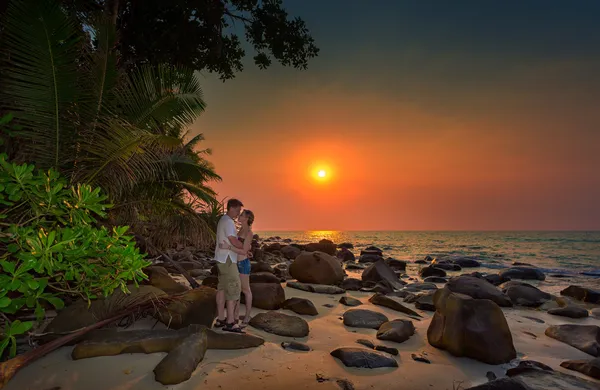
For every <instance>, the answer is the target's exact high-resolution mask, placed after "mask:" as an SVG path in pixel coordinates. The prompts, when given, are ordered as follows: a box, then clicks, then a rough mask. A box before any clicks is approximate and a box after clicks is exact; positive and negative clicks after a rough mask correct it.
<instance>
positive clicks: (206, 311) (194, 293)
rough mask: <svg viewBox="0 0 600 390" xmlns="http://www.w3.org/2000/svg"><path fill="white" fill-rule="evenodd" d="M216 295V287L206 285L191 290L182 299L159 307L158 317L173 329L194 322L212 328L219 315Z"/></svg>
mask: <svg viewBox="0 0 600 390" xmlns="http://www.w3.org/2000/svg"><path fill="white" fill-rule="evenodd" d="M216 295H217V291H216V290H215V289H214V288H211V287H206V286H200V287H199V288H197V289H194V290H189V291H188V292H186V293H185V294H184V295H183V296H181V298H180V299H177V300H175V301H172V302H170V303H169V304H167V306H166V307H161V308H159V309H158V319H159V320H160V322H162V323H163V324H165V325H167V326H168V327H170V328H172V329H180V328H185V327H187V326H188V325H192V324H196V325H204V326H206V327H208V328H210V327H211V326H212V323H213V321H214V319H215V317H216V316H217V304H216Z"/></svg>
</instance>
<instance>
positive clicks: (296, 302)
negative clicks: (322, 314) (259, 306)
mask: <svg viewBox="0 0 600 390" xmlns="http://www.w3.org/2000/svg"><path fill="white" fill-rule="evenodd" d="M281 307H282V308H283V309H287V310H291V311H293V312H294V313H296V314H304V315H308V316H316V315H318V314H319V312H318V311H317V308H316V307H315V305H314V304H313V303H312V302H311V301H309V300H308V299H304V298H290V299H286V300H285V302H283V304H282V305H281Z"/></svg>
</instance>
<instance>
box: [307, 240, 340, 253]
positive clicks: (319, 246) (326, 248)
mask: <svg viewBox="0 0 600 390" xmlns="http://www.w3.org/2000/svg"><path fill="white" fill-rule="evenodd" d="M336 249H337V245H335V244H334V243H332V242H331V241H329V240H321V241H319V242H318V243H315V242H313V243H310V244H306V245H304V250H305V251H307V252H322V253H326V254H328V255H329V256H335V251H336Z"/></svg>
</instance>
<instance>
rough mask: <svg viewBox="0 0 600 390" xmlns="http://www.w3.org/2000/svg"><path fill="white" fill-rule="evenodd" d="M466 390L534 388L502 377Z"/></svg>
mask: <svg viewBox="0 0 600 390" xmlns="http://www.w3.org/2000/svg"><path fill="white" fill-rule="evenodd" d="M465 390H532V389H531V388H530V387H529V386H527V385H526V384H525V383H523V382H521V381H520V380H518V379H513V378H500V379H496V380H493V381H490V382H487V383H484V384H481V385H478V386H473V387H469V388H467V389H465Z"/></svg>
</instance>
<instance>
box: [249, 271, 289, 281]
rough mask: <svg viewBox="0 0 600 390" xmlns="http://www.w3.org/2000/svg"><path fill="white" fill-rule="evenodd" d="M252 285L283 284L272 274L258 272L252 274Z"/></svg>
mask: <svg viewBox="0 0 600 390" xmlns="http://www.w3.org/2000/svg"><path fill="white" fill-rule="evenodd" d="M252 283H277V284H279V283H281V279H280V278H279V277H277V276H275V275H274V274H272V273H270V272H256V273H254V274H252V273H251V274H250V284H252Z"/></svg>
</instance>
